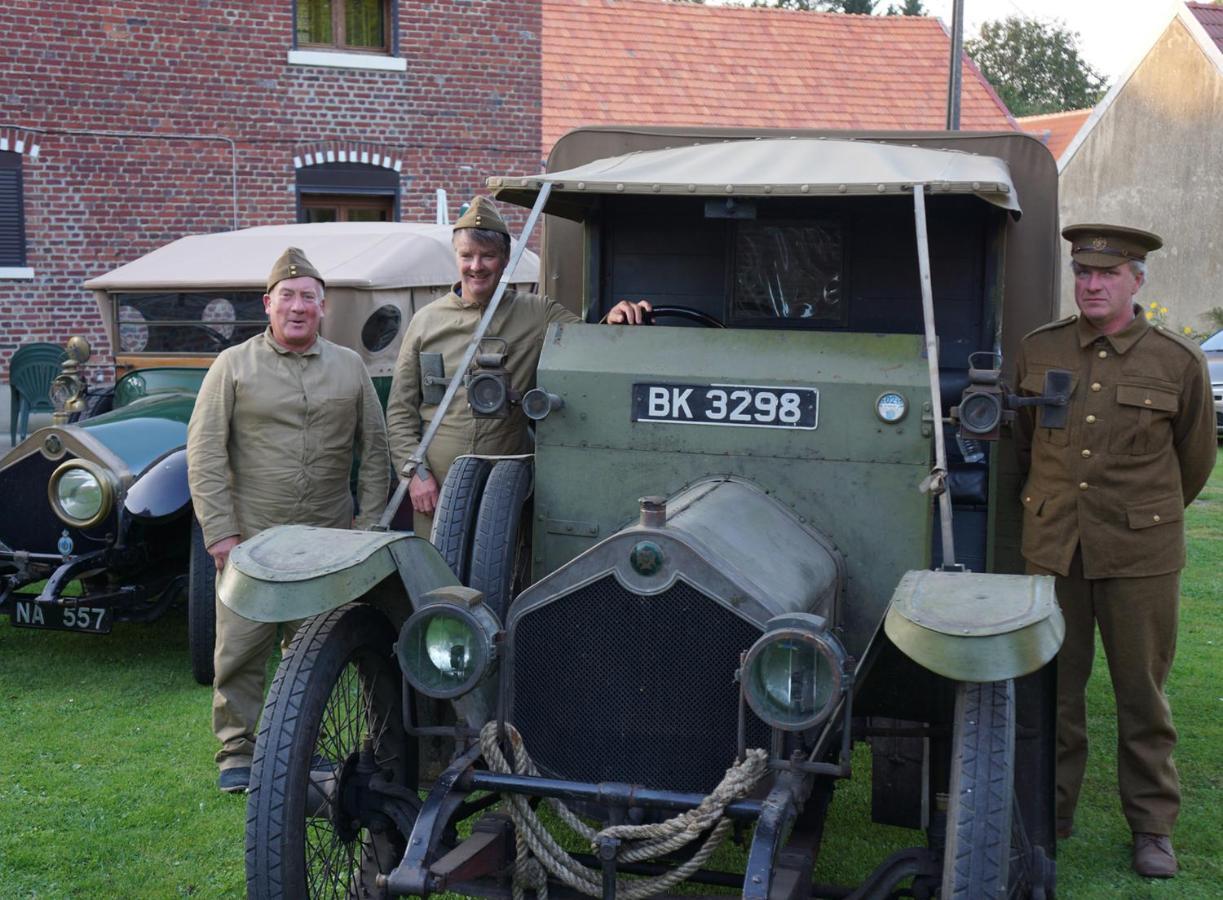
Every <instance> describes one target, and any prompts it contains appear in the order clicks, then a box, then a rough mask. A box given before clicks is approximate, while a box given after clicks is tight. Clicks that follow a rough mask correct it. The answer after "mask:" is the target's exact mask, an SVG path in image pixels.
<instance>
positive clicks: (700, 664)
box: [512, 576, 769, 792]
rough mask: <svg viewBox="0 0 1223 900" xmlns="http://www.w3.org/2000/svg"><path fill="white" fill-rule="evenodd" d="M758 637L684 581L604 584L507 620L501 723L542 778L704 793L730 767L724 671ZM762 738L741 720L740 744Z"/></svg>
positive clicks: (728, 691)
mask: <svg viewBox="0 0 1223 900" xmlns="http://www.w3.org/2000/svg"><path fill="white" fill-rule="evenodd" d="M759 636H760V630H759V629H757V628H756V627H754V626H753V625H751V624H750V623H749V622H747V621H745V620H744V619H741V618H740V617H739V616H736V615H735V614H733V613H732V612H730V611H729V610H727V609H726V608H724V607H723V606H721V605H719V604H718V603H716V602H714V601H713V600H712V599H710V598H709V597H707V596H706V595H704V594H702V593H701V592H700V591H697V590H696V589H694V588H692V587H690V586H688V585H686V584H683V583H677V584H676V585H675V586H674V587H672V588H671V589H670V590H668V591H666V592H665V593H662V594H659V595H655V596H652V597H642V596H639V595H637V594H633V593H630V592H629V591H627V590H625V589H624V588H623V587H621V586H620V584H619V582H617V581H616V580H615V579H614V578H612V577H611V576H608V577H607V578H604V579H602V580H600V581H597V582H595V583H594V584H591V585H587V586H586V587H584V588H582V589H581V590H578V591H575V592H574V593H572V594H570V595H567V596H564V597H561V598H559V599H557V600H554V601H553V602H551V603H548V604H545V605H543V606H541V607H538V608H536V609H534V610H532V611H531V612H529V613H526V614H525V615H523V616H522V617H521V618H519V619H518V620H517V622H516V623H515V625H514V633H513V638H512V640H513V642H514V648H513V654H514V661H513V665H514V672H513V691H514V694H513V709H512V721H513V722H514V723H515V725H517V727H518V728H519V730H520V731H521V732H522V735H523V738H524V740H525V741H526V746H527V750H528V751H529V752H530V753H531V756H532V757H533V758H534V760H535V763H536V765H537V766H539V769H540V771H541V772H543V773H544V774H546V775H549V776H552V777H558V778H569V779H574V780H578V781H587V782H600V781H622V782H629V783H633V784H641V785H644V786H646V787H649V788H658V789H665V790H675V791H700V792H704V791H708V790H709V789H710V788H712V787H714V786H715V785H716V784H717V783H718V781H719V780H720V779H721V777H722V775H723V774H724V773H725V771H726V769H727V767H728V766H730V765H731V764H732V763H733V762H734V755H735V744H736V736H737V730H738V704H739V689H738V685H737V684H736V683H735V681H734V672H735V669H736V668H737V667H738V662H739V654H740V652H741V651H743V650H746V649H747V648H748V647H750V646H751V645H752V643H753V642H754V641H755V640H756V638H758V637H759ZM768 734H769V732H768V727H767V726H766V725H765V724H764V723H763V722H761V721H760V720H759V719H757V718H756V717H755V716H753V715H751V713H750V712H749V713H748V730H747V738H748V740H747V745H748V746H749V747H767V746H768Z"/></svg>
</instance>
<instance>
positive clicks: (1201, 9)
mask: <svg viewBox="0 0 1223 900" xmlns="http://www.w3.org/2000/svg"><path fill="white" fill-rule="evenodd" d="M1185 6H1187V7H1188V8H1189V11H1190V12H1191V13H1193V15H1194V18H1196V19H1197V20H1198V21H1199V22H1201V23H1202V27H1203V28H1205V29H1206V33H1207V34H1208V35H1210V36H1211V38H1213V39H1214V42H1215V46H1216V47H1218V48H1219V49H1220V50H1223V6H1214V5H1211V4H1209V3H1186V4H1185Z"/></svg>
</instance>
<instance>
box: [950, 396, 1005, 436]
mask: <svg viewBox="0 0 1223 900" xmlns="http://www.w3.org/2000/svg"><path fill="white" fill-rule="evenodd" d="M959 418H960V427H961V428H962V429H963V430H964V431H966V432H968V433H969V434H972V435H990V434H993V433H995V432H997V431H998V428H999V427H1000V426H1001V424H1002V396H1001V395H1000V394H998V393H995V392H993V391H979V392H972V393H970V392H968V391H965V392H964V396H963V398H962V399H961V400H960V406H959Z"/></svg>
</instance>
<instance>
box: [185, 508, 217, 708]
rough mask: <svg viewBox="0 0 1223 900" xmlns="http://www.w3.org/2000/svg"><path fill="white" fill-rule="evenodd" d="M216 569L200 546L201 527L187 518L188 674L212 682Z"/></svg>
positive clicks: (206, 552) (202, 537)
mask: <svg viewBox="0 0 1223 900" xmlns="http://www.w3.org/2000/svg"><path fill="white" fill-rule="evenodd" d="M216 576H217V569H216V566H215V565H214V564H213V562H212V557H211V556H209V555H208V548H207V547H205V546H204V529H202V528H201V527H200V523H199V522H197V521H196V520H195V516H192V517H191V553H190V555H189V556H188V560H187V649H188V651H189V653H190V655H191V675H192V677H194V678H195V680H196V681H198V682H199V683H200V684H212V678H213V669H212V654H213V650H214V649H215V647H216V642H217V605H216V604H217V594H216V586H217V581H216Z"/></svg>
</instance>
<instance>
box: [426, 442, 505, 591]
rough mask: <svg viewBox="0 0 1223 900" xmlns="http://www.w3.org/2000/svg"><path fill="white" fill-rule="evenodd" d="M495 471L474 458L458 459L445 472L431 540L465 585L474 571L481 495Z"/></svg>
mask: <svg viewBox="0 0 1223 900" xmlns="http://www.w3.org/2000/svg"><path fill="white" fill-rule="evenodd" d="M492 468H493V464H492V463H491V462H490V461H489V460H487V459H479V458H478V457H475V456H463V457H460V458H458V459H456V460H455V461H454V465H452V466H451V467H450V471H449V472H447V473H446V480H445V482H444V483H443V484H442V492H441V495H440V496H439V497H438V500H437V510H436V512H434V514H433V531H432V533H431V534H430V535H429V540H430V542H431V543H432V544H433V546H434V547H436V548H437V549H438V552H439V553H441V554H442V558H443V559H445V560H446V565H448V566H450V571H452V572H453V573H454V576H455V578H457V579H458V580H459V581H460V582H462V583H463V584H467V579H468V576H469V573H470V571H471V545H472V542H473V540H474V539H475V535H476V518H477V517H478V516H479V513H480V496H481V495H482V494H483V492H484V484H485V482H487V481H488V473H489V472H491V471H492Z"/></svg>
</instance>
